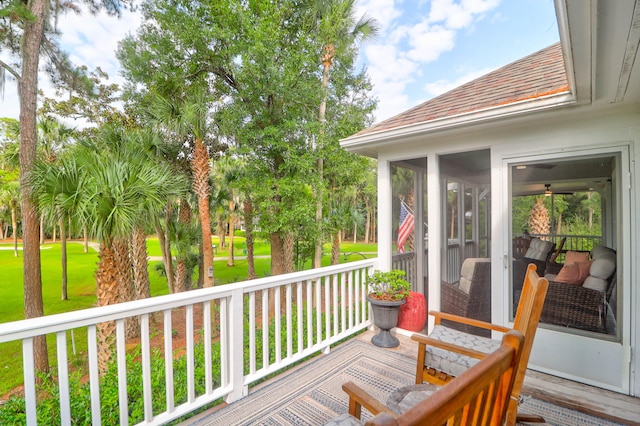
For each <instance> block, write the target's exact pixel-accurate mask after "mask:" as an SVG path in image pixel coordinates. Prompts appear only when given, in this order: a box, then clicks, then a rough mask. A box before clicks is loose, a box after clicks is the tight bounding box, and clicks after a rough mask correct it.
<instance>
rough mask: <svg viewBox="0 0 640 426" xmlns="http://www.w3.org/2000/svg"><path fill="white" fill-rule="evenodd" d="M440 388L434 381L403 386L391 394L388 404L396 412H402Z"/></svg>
mask: <svg viewBox="0 0 640 426" xmlns="http://www.w3.org/2000/svg"><path fill="white" fill-rule="evenodd" d="M438 389H440V386H438V385H434V384H432V383H423V384H420V385H409V386H403V387H401V388H399V389H396V390H395V391H394V392H393V393H392V394H391V395H389V398H388V399H387V403H386V406H387V407H389V408H391V409H392V410H393V411H394V412H395V413H396V414H402V413H404V412H405V411H408V410H409V409H410V408H411V407H413V406H414V405H417V404H418V403H420V402H422V401H423V400H424V399H425V398H427V397H430V396H431V395H433V394H434V393H435V392H436V391H437V390H438Z"/></svg>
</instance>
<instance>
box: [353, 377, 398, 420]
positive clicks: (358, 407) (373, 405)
mask: <svg viewBox="0 0 640 426" xmlns="http://www.w3.org/2000/svg"><path fill="white" fill-rule="evenodd" d="M342 390H343V391H345V392H346V393H347V395H349V414H351V415H352V416H353V417H355V418H356V419H360V416H361V414H362V407H364V408H366V409H367V410H369V411H370V412H371V414H373V415H374V416H375V415H376V414H378V413H383V412H384V413H390V414H391V415H394V413H393V411H391V409H390V408H388V407H387V406H386V405H384V404H383V403H381V402H380V401H378V400H377V399H375V398H374V397H372V396H371V395H369V394H368V393H367V392H365V391H364V390H363V389H362V388H361V387H359V386H358V385H356V384H355V383H353V382H351V381H349V382H347V383H344V384H343V385H342Z"/></svg>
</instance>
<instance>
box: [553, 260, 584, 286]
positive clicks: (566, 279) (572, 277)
mask: <svg viewBox="0 0 640 426" xmlns="http://www.w3.org/2000/svg"><path fill="white" fill-rule="evenodd" d="M578 274H579V272H578V265H576V264H575V263H569V264H565V265H564V266H563V267H562V269H561V270H560V272H558V275H556V279H555V280H554V281H555V282H558V283H565V284H572V283H574V282H575V281H577V280H578Z"/></svg>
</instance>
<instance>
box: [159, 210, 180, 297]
mask: <svg viewBox="0 0 640 426" xmlns="http://www.w3.org/2000/svg"><path fill="white" fill-rule="evenodd" d="M170 224H171V206H170V205H167V208H166V210H165V214H164V228H163V227H162V226H161V225H160V222H156V234H158V242H159V243H160V251H161V252H162V262H163V263H164V271H165V274H166V276H167V286H168V287H169V293H175V292H176V289H175V276H174V271H173V257H172V255H171V238H169V236H168V235H167V234H166V233H165V229H166V230H167V232H168V231H169V226H170Z"/></svg>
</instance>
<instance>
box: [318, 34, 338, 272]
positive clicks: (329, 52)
mask: <svg viewBox="0 0 640 426" xmlns="http://www.w3.org/2000/svg"><path fill="white" fill-rule="evenodd" d="M334 54H335V46H334V45H333V44H325V45H324V46H322V66H323V68H322V90H323V95H322V100H321V101H320V109H319V111H318V119H319V120H320V126H321V129H320V135H318V143H319V146H318V147H317V148H318V149H317V155H318V159H317V160H316V169H317V170H316V173H317V174H318V186H317V187H316V191H315V192H316V194H315V195H316V227H317V229H316V232H317V234H318V235H317V236H316V238H317V240H316V245H315V250H314V254H313V267H314V268H319V267H321V266H322V196H323V191H322V189H323V185H324V160H323V158H322V154H321V153H322V146H321V145H322V138H323V137H324V127H325V124H326V121H327V118H326V115H327V90H328V88H329V74H330V72H331V64H332V62H333V57H334Z"/></svg>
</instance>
